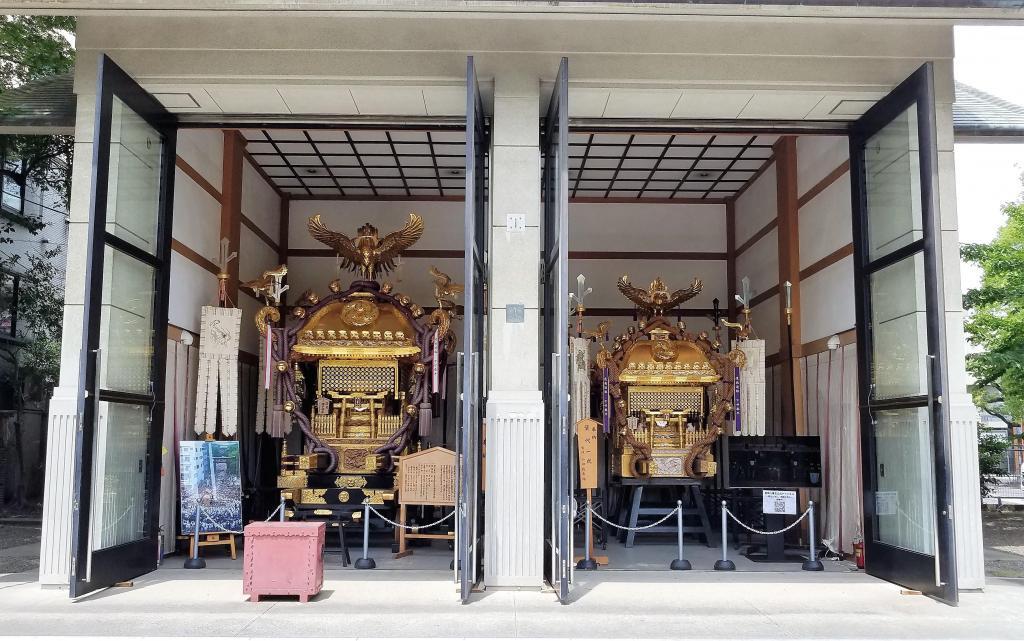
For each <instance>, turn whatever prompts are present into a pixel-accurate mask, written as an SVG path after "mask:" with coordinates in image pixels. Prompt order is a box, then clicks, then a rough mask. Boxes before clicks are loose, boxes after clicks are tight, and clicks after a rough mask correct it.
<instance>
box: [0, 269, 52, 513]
mask: <svg viewBox="0 0 1024 641" xmlns="http://www.w3.org/2000/svg"><path fill="white" fill-rule="evenodd" d="M60 253H61V250H60V249H51V250H47V251H40V252H38V253H34V254H28V255H26V256H24V257H19V258H18V260H19V262H20V263H22V264H21V265H17V267H21V269H20V270H19V271H20V286H19V289H18V336H16V337H14V338H13V339H11V340H4V341H0V364H3V365H4V367H2V368H0V384H3V386H4V387H6V388H7V389H8V390H10V403H11V405H12V406H13V407H12V408H11V409H13V410H14V424H13V428H14V429H13V433H12V434H11V437H12V438H11V440H13V442H14V453H15V457H16V461H14V464H13V469H14V471H15V474H14V504H15V506H17V507H22V506H24V505H25V502H26V499H27V497H28V487H27V483H26V479H25V475H24V474H23V471H24V469H25V466H26V463H27V462H26V460H25V446H24V435H23V433H22V426H23V425H24V423H25V410H26V409H27V408H28V407H29V406H30V405H32V404H33V403H34V402H41V401H42V400H44V399H45V398H47V397H48V396H49V394H50V391H51V390H52V389H53V388H54V386H56V384H57V377H58V375H59V373H60V341H61V322H62V319H63V313H64V292H63V291H62V290H61V289H60V285H59V282H60V281H59V278H58V277H59V274H58V273H57V267H56V266H55V265H54V262H53V258H54V257H55V256H57V255H58V254H60ZM41 453H42V450H40V454H41ZM35 464H36V466H40V465H42V457H41V456H40V458H39V459H37V460H36V462H35ZM0 498H2V497H0Z"/></svg>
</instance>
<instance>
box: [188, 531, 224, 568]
mask: <svg viewBox="0 0 1024 641" xmlns="http://www.w3.org/2000/svg"><path fill="white" fill-rule="evenodd" d="M222 537H223V538H222ZM185 539H188V555H189V557H190V558H191V557H192V556H195V549H196V548H195V546H196V541H195V539H196V537H195V535H194V534H179V535H178V540H185ZM209 545H226V546H228V547H229V548H231V560H232V561H233V560H235V559H237V558H238V549H237V548H236V546H235V535H234V534H232V533H231V532H211V533H209V534H200V535H199V547H201V548H203V547H206V546H209Z"/></svg>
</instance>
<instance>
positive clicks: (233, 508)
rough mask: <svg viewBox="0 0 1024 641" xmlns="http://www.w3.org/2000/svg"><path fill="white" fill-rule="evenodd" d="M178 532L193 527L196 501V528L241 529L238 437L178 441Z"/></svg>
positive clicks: (210, 529) (203, 529) (210, 531)
mask: <svg viewBox="0 0 1024 641" xmlns="http://www.w3.org/2000/svg"><path fill="white" fill-rule="evenodd" d="M178 465H179V469H180V470H181V473H180V478H181V533H182V534H192V533H194V532H195V528H196V502H197V501H198V502H199V506H200V508H201V509H200V510H199V532H200V533H213V532H240V531H241V530H242V476H241V468H240V466H239V458H238V441H182V442H181V447H180V450H179V461H178Z"/></svg>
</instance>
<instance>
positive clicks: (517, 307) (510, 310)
mask: <svg viewBox="0 0 1024 641" xmlns="http://www.w3.org/2000/svg"><path fill="white" fill-rule="evenodd" d="M505 322H506V323H525V322H526V306H525V305H522V304H518V303H513V304H510V305H506V306H505Z"/></svg>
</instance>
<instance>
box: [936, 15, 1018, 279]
mask: <svg viewBox="0 0 1024 641" xmlns="http://www.w3.org/2000/svg"><path fill="white" fill-rule="evenodd" d="M1021 60H1024V27H957V28H956V58H955V59H954V63H953V70H954V71H953V73H954V75H955V77H956V79H957V80H958V81H960V82H964V83H967V84H969V85H971V86H973V87H976V88H978V89H981V90H982V91H987V92H988V93H991V94H994V95H996V96H999V97H1000V98H1004V99H1006V100H1009V101H1011V102H1015V103H1017V104H1020V105H1024V73H1022V72H1021V70H1020V61H1021ZM955 158H956V192H957V193H956V201H957V217H958V219H959V229H960V242H964V243H981V242H988V241H990V240H992V238H993V237H994V236H995V234H996V231H997V230H998V229H999V226H1000V225H1001V224H1002V221H1003V215H1002V212H1001V211H1000V207H1001V205H1002V204H1003V203H1005V202H1008V201H1011V200H1016V199H1017V198H1019V197H1020V196H1021V192H1022V186H1021V179H1020V178H1021V173H1022V172H1024V144H985V145H981V144H962V143H961V144H957V145H956V148H955ZM979 278H980V273H979V270H978V269H977V268H975V267H974V266H972V265H964V266H963V269H962V273H961V283H962V285H963V286H964V288H965V289H968V288H970V287H973V286H976V285H977V284H978V282H979Z"/></svg>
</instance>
